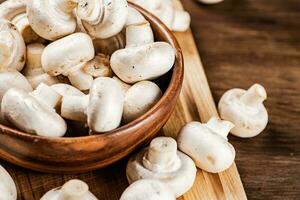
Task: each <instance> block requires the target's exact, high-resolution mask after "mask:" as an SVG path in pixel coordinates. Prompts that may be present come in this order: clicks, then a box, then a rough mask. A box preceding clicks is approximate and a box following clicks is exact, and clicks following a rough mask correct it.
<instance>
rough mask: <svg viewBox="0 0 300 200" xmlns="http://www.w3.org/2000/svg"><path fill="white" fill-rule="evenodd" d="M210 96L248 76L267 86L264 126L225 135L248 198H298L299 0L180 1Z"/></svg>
mask: <svg viewBox="0 0 300 200" xmlns="http://www.w3.org/2000/svg"><path fill="white" fill-rule="evenodd" d="M183 4H184V7H185V8H186V9H187V10H188V11H189V12H190V13H191V15H192V19H193V22H192V30H193V33H194V36H195V40H196V43H197V47H198V49H199V52H200V55H201V60H202V63H203V66H204V68H205V71H206V74H207V77H208V81H209V83H210V86H211V90H212V93H213V96H214V99H215V101H216V102H218V100H219V99H220V97H221V95H222V94H223V93H224V92H225V91H226V90H227V89H230V88H233V87H242V88H247V87H249V86H250V85H251V84H253V83H254V82H258V83H261V84H263V85H264V86H265V87H266V89H267V92H268V100H267V102H266V106H267V108H268V111H269V115H270V122H269V125H268V127H267V129H266V130H265V131H264V132H263V133H262V134H261V135H259V136H258V137H255V138H252V139H238V138H236V137H230V140H231V141H232V143H233V145H234V146H235V148H236V150H237V158H236V164H237V166H238V169H239V173H240V175H241V178H242V182H243V184H244V188H245V190H246V193H247V196H248V198H249V199H272V200H274V199H281V200H282V199H287V200H291V199H300V1H299V0H225V1H224V2H223V3H221V4H217V5H213V6H204V5H201V4H198V3H195V2H194V1H192V0H184V1H183Z"/></svg>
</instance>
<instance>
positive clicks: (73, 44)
mask: <svg viewBox="0 0 300 200" xmlns="http://www.w3.org/2000/svg"><path fill="white" fill-rule="evenodd" d="M93 58H94V47H93V42H92V39H91V38H90V36H89V35H87V34H85V33H74V34H71V35H68V36H66V37H64V38H62V39H59V40H56V41H55V42H52V43H51V44H49V45H48V46H47V47H46V48H45V49H44V51H43V54H42V67H43V69H44V71H45V72H47V73H48V74H49V75H51V76H57V75H60V74H63V75H64V76H68V78H69V80H70V82H71V84H72V85H73V86H75V87H76V88H78V89H80V90H88V89H89V88H90V87H91V84H92V82H93V77H92V76H91V75H89V74H87V73H85V72H84V71H83V70H82V67H83V66H84V65H85V64H86V62H88V61H90V60H92V59H93Z"/></svg>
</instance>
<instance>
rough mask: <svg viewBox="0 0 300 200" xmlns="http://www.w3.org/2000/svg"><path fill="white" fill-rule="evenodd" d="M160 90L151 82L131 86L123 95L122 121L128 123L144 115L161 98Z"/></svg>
mask: <svg viewBox="0 0 300 200" xmlns="http://www.w3.org/2000/svg"><path fill="white" fill-rule="evenodd" d="M161 96H162V92H161V90H160V88H159V87H158V86H157V85H156V84H155V83H153V82H151V81H141V82H138V83H136V84H134V85H133V86H131V87H130V88H129V89H128V91H127V92H126V95H125V101H124V111H123V121H124V122H126V123H127V122H130V121H132V120H134V119H137V118H138V117H140V116H141V115H142V114H144V113H146V112H147V111H148V110H149V109H150V108H151V107H152V106H153V105H154V104H155V103H156V102H158V100H159V99H160V98H161Z"/></svg>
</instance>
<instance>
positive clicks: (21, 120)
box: [1, 88, 67, 137]
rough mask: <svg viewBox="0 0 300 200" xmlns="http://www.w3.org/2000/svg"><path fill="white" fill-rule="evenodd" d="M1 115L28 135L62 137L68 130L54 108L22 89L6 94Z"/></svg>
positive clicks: (9, 91)
mask: <svg viewBox="0 0 300 200" xmlns="http://www.w3.org/2000/svg"><path fill="white" fill-rule="evenodd" d="M48 105H49V104H48ZM1 114H2V116H3V118H4V119H5V120H6V121H8V122H10V123H11V124H13V125H15V126H16V127H17V128H19V129H21V130H22V131H25V132H27V133H32V134H37V135H40V136H48V137H61V136H63V135H64V134H65V132H66V130H67V125H66V123H65V121H64V120H63V119H62V118H61V117H60V116H59V115H58V114H57V113H56V112H55V110H54V109H53V108H50V107H49V106H47V104H46V103H41V101H40V100H37V99H36V98H35V97H34V96H33V95H30V94H28V93H27V92H26V91H24V90H22V89H17V88H12V89H9V90H8V91H7V92H6V93H5V95H4V96H3V99H2V103H1Z"/></svg>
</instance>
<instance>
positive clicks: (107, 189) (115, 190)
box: [1, 1, 247, 200]
mask: <svg viewBox="0 0 300 200" xmlns="http://www.w3.org/2000/svg"><path fill="white" fill-rule="evenodd" d="M177 6H178V8H181V4H180V2H179V1H177ZM176 37H177V39H178V42H179V44H180V45H181V48H182V51H183V55H184V59H185V78H184V84H183V89H182V93H181V95H180V98H179V101H178V103H177V106H176V109H175V111H174V113H173V115H172V117H171V118H170V120H169V121H168V123H167V124H166V126H165V127H164V128H163V130H162V133H163V134H165V135H167V136H171V137H176V135H177V133H178V131H179V130H180V128H181V127H182V126H183V125H184V124H185V123H186V122H189V121H192V120H200V121H202V122H206V121H208V119H209V118H210V117H212V116H218V113H217V110H216V106H215V103H214V100H213V98H212V95H211V92H210V88H209V85H208V82H207V79H206V76H205V72H204V69H203V66H202V63H201V61H200V56H199V53H198V51H197V48H196V45H195V42H194V38H193V35H192V32H191V30H189V31H187V32H184V33H176ZM1 164H3V165H4V167H5V168H6V169H7V170H8V171H9V173H10V174H11V175H12V177H13V179H14V180H15V182H16V184H17V188H18V195H19V196H18V199H21V200H23V199H24V200H38V199H40V198H41V196H42V195H43V194H44V193H45V192H47V191H48V190H50V189H52V188H54V187H58V186H60V185H62V184H63V183H64V182H66V181H67V180H69V179H73V178H78V179H81V180H83V181H85V182H87V183H88V184H89V186H90V189H91V191H92V192H93V193H94V194H95V195H96V196H97V197H98V198H99V200H118V199H119V197H120V195H121V193H122V192H123V191H124V189H125V188H126V187H127V181H126V177H125V165H126V160H123V161H121V162H118V163H116V164H114V165H112V166H110V167H107V168H105V169H102V170H97V171H93V172H89V173H85V174H80V175H51V174H43V173H38V172H33V171H30V170H26V169H23V168H20V167H16V166H13V165H11V164H8V163H5V162H4V161H1ZM179 199H180V200H202V199H208V200H213V199H221V200H223V199H237V200H243V199H247V197H246V194H245V191H244V188H243V185H242V182H241V179H240V176H239V173H238V171H237V168H236V165H235V164H233V165H232V166H231V168H230V169H228V170H226V171H225V172H222V173H219V174H210V173H207V172H204V171H202V170H198V172H197V179H196V182H195V184H194V186H193V188H192V189H191V190H190V191H189V192H188V193H186V194H185V195H184V196H183V197H181V198H179Z"/></svg>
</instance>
